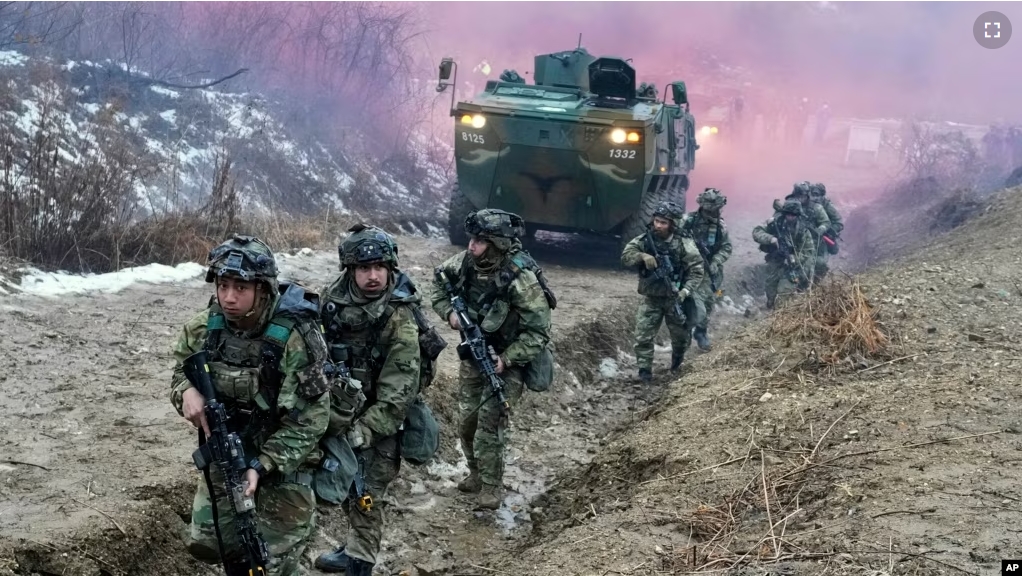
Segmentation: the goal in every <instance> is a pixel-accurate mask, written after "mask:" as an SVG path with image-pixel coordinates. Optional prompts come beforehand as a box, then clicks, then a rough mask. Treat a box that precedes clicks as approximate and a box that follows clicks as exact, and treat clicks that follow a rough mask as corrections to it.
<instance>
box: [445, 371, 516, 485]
mask: <svg viewBox="0 0 1022 576" xmlns="http://www.w3.org/2000/svg"><path fill="white" fill-rule="evenodd" d="M524 374H525V372H524V370H523V369H522V368H521V367H518V366H516V367H512V368H506V369H505V370H504V372H503V373H502V374H501V375H500V377H501V378H502V379H503V380H504V384H505V392H504V393H505V394H506V395H507V400H508V403H510V404H511V408H512V410H513V409H514V407H515V405H516V404H517V403H518V399H519V398H521V397H522V393H523V391H524V390H525V380H524ZM458 381H459V382H460V387H459V390H458V411H459V419H460V422H461V426H460V431H459V432H460V435H461V449H462V451H463V452H465V458H467V459H468V467H469V469H472V470H476V469H478V470H479V479H480V480H482V481H483V483H484V484H490V485H492V486H500V485H501V484H502V483H503V481H504V451H505V450H506V449H507V445H508V441H509V440H510V438H509V435H510V429H509V427H508V422H507V419H506V418H505V417H504V416H503V415H501V408H500V405H499V404H498V403H497V398H496V397H493V396H492V389H491V388H490V385H489V384H487V383H486V379H485V378H483V376H482V375H481V374H480V373H479V371H478V370H476V368H475V366H473V365H472V363H471V362H468V361H463V362H462V363H461V367H460V368H459V369H458ZM484 400H485V402H483V401H484ZM480 404H482V405H481V406H480ZM476 408H478V410H476Z"/></svg>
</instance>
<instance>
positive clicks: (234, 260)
mask: <svg viewBox="0 0 1022 576" xmlns="http://www.w3.org/2000/svg"><path fill="white" fill-rule="evenodd" d="M206 264H207V266H208V268H207V269H206V282H214V281H215V280H216V279H217V278H222V277H229V278H239V279H241V280H245V281H248V282H264V283H265V284H266V285H267V286H268V287H269V289H270V292H271V293H273V294H277V293H278V291H279V288H278V285H277V262H276V260H275V259H274V258H273V251H272V250H270V247H269V246H267V245H266V243H265V242H263V241H262V240H260V239H258V238H256V237H255V236H245V235H242V234H235V235H234V236H232V237H231V239H230V240H227V241H225V242H224V243H222V244H220V245H219V246H217V247H216V248H213V249H212V250H210V251H209V257H208V258H207V259H206Z"/></svg>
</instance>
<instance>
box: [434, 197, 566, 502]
mask: <svg viewBox="0 0 1022 576" xmlns="http://www.w3.org/2000/svg"><path fill="white" fill-rule="evenodd" d="M465 231H466V232H467V233H468V234H469V235H470V236H471V237H473V238H474V239H476V240H485V241H486V242H488V243H489V247H488V248H487V249H486V252H485V253H484V254H483V255H482V256H481V257H480V258H474V257H473V256H472V255H471V254H470V253H469V252H468V251H462V252H460V253H458V254H456V255H455V256H452V257H451V258H449V259H448V260H447V261H445V262H444V263H443V264H441V269H442V270H443V271H444V273H445V274H446V276H447V278H448V279H449V280H450V282H451V283H452V285H453V286H454V288H455V289H456V290H457V291H458V292H459V293H460V295H461V296H462V297H463V298H464V300H465V303H466V305H467V307H468V310H469V316H470V318H471V320H472V321H473V322H475V323H476V324H478V325H479V327H480V329H481V330H482V331H483V333H484V334H485V336H486V343H487V344H488V345H490V346H492V347H493V350H494V352H495V353H496V354H497V355H499V357H500V359H501V360H502V361H503V363H504V366H505V368H504V371H503V372H502V373H501V374H500V377H501V378H502V379H503V380H504V383H505V384H506V394H507V399H508V401H509V403H510V404H511V407H512V410H513V408H514V406H515V405H516V404H517V402H518V400H519V398H520V397H521V395H522V393H523V391H524V388H525V383H524V373H525V371H524V368H525V366H526V365H528V364H529V363H530V362H532V361H533V360H534V359H535V358H536V357H537V356H538V355H539V354H540V353H541V352H542V351H543V349H544V347H546V346H547V344H548V343H549V341H550V310H551V307H550V302H549V301H548V299H547V296H546V291H545V289H544V286H543V285H542V284H541V282H540V280H539V278H537V275H536V274H535V273H534V272H533V271H532V270H529V269H528V268H527V267H526V266H525V265H524V264H523V261H522V259H523V258H528V259H530V260H531V257H529V256H528V254H527V253H525V252H524V251H523V250H522V245H521V241H520V240H519V238H521V236H522V234H523V233H524V223H523V221H522V219H521V218H520V217H518V216H517V215H515V214H511V213H508V212H504V211H502V210H492V209H487V210H480V211H479V212H476V213H474V214H470V215H469V216H468V218H466V219H465ZM487 302H492V303H491V304H490V305H489V308H488V310H485V311H484V306H485V305H486V303H487ZM432 304H433V310H434V311H436V313H437V314H439V315H440V317H441V318H443V319H444V321H448V319H449V317H450V315H451V313H452V312H453V311H454V309H453V306H452V305H451V302H450V300H449V299H448V297H447V294H446V293H445V291H444V288H443V286H441V285H440V284H439V283H438V282H437V281H436V280H434V282H433V297H432ZM458 381H459V384H460V388H459V392H458V406H459V410H460V422H461V429H460V435H461V447H462V450H463V451H464V453H465V457H466V458H467V459H468V468H469V476H468V477H467V478H466V479H465V480H464V481H463V482H462V483H461V484H459V486H458V488H459V489H460V490H462V491H463V492H480V494H479V497H478V504H479V506H480V507H482V508H490V509H496V508H498V507H499V506H500V502H501V499H502V486H503V479H504V451H505V449H506V446H507V444H508V440H509V438H508V434H509V430H508V429H507V421H506V418H505V417H504V416H503V415H502V414H501V408H500V405H499V404H498V402H497V400H496V398H494V397H492V395H491V391H490V387H489V385H488V384H487V382H486V379H485V378H484V377H483V375H482V374H480V372H479V371H478V370H477V369H476V367H475V365H474V364H473V363H472V361H471V360H463V361H462V362H461V366H460V368H459V370H458Z"/></svg>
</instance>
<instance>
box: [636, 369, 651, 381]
mask: <svg viewBox="0 0 1022 576" xmlns="http://www.w3.org/2000/svg"><path fill="white" fill-rule="evenodd" d="M639 380H642V381H643V382H652V381H653V370H652V369H650V368H639Z"/></svg>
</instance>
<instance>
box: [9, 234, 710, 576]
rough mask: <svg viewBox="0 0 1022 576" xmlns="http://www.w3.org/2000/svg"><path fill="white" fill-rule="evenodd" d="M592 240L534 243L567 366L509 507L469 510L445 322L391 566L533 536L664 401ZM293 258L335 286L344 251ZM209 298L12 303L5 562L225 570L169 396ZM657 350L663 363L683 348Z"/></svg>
mask: <svg viewBox="0 0 1022 576" xmlns="http://www.w3.org/2000/svg"><path fill="white" fill-rule="evenodd" d="M400 243H401V254H402V267H403V268H404V269H405V270H406V271H407V272H408V273H409V274H410V275H411V276H412V277H413V279H414V280H415V281H416V282H417V283H418V284H419V285H420V286H424V285H426V283H427V282H428V279H429V276H430V273H431V269H432V265H434V264H436V263H438V262H439V261H440V259H442V258H445V257H447V256H449V255H450V254H453V253H454V252H455V249H454V248H453V247H451V246H449V245H447V243H446V242H444V241H440V240H423V239H419V238H416V239H411V238H402V239H400ZM580 250H581V252H575V253H574V254H575V255H574V256H569V255H568V254H567V253H565V252H564V251H562V250H561V249H560V248H557V249H550V250H548V251H547V253H542V252H536V251H534V254H536V255H537V257H538V258H540V260H541V261H542V262H543V263H544V267H545V269H546V271H547V275H548V277H549V278H550V279H551V282H553V285H554V287H555V289H556V290H557V292H558V296H559V302H560V305H559V307H558V309H557V311H556V313H555V315H554V329H553V335H554V341H555V345H556V348H557V354H558V360H559V366H558V372H557V374H558V376H557V379H556V381H555V384H554V386H553V387H552V389H551V390H550V391H549V392H547V393H545V394H529V395H527V397H526V398H525V399H524V401H523V403H522V404H521V406H520V407H519V409H518V411H517V413H518V417H517V421H516V423H515V427H514V439H513V440H512V446H513V449H512V452H511V456H510V459H509V462H510V464H509V469H508V474H507V478H506V484H507V485H508V487H509V488H510V489H511V490H510V491H509V494H508V498H507V500H506V501H505V503H504V507H503V508H502V509H501V510H500V511H499V512H498V513H496V514H489V513H487V514H482V513H477V512H473V511H472V502H471V501H470V500H469V499H467V498H465V497H464V496H462V495H460V494H459V493H458V492H457V490H456V489H455V487H454V485H455V482H457V481H458V480H459V479H460V478H461V476H462V474H463V473H464V472H465V469H464V458H463V456H462V455H461V453H460V450H459V449H458V447H457V441H456V436H455V410H456V408H455V407H456V402H455V401H454V394H455V392H456V381H455V380H456V378H455V375H456V360H455V355H454V351H453V346H454V344H455V343H456V342H457V340H458V335H457V333H456V332H453V331H451V330H449V329H447V328H443V334H444V336H445V338H447V340H448V342H450V343H451V349H450V351H449V352H445V354H444V355H443V356H442V361H441V366H440V374H439V377H438V378H437V380H436V381H435V383H434V385H433V386H432V387H431V388H430V389H429V390H428V391H427V394H426V396H427V398H428V400H429V401H430V403H431V404H432V405H433V406H434V407H435V410H436V411H437V412H438V415H439V417H440V418H441V421H442V423H443V426H444V431H443V437H442V446H441V452H440V455H439V458H438V459H437V461H436V462H434V463H433V464H431V465H429V466H427V467H424V468H416V467H411V466H406V467H404V468H403V470H402V473H401V476H400V478H399V479H398V480H397V481H396V482H395V484H394V485H393V488H392V490H391V491H390V494H388V495H387V496H386V498H387V499H388V501H389V502H390V504H391V508H390V510H391V512H390V516H389V518H390V523H389V528H388V532H387V534H386V537H385V542H384V560H383V562H382V563H381V566H380V567H379V568H378V570H379V572H380V573H388V574H389V573H397V572H399V571H402V570H405V571H409V573H416V572H418V573H419V574H439V573H444V572H445V571H446V570H449V569H450V568H451V567H452V566H455V565H464V564H465V563H478V562H481V561H483V559H484V558H485V557H487V556H488V554H489V552H487V551H488V550H490V549H492V547H493V543H494V542H503V544H502V545H506V542H505V541H504V539H505V538H506V537H507V536H509V535H510V536H513V537H517V536H521V535H526V534H528V533H529V532H530V530H531V527H532V526H533V525H534V524H535V523H537V522H540V521H541V520H542V519H543V518H544V516H545V514H547V511H546V510H544V509H543V508H542V506H536V505H534V503H532V502H531V501H532V500H533V499H534V498H536V497H537V496H539V495H540V494H542V493H544V492H545V491H547V490H548V489H549V488H550V486H551V485H553V484H554V483H555V480H554V477H555V474H556V473H560V472H563V471H564V470H569V469H571V468H572V467H575V466H584V465H586V464H587V463H588V462H589V461H590V460H591V459H592V457H593V456H594V455H595V454H596V453H598V451H599V449H598V447H599V446H600V445H601V443H602V442H604V440H603V439H604V437H605V436H606V435H607V434H608V432H609V431H611V430H613V429H614V428H616V427H617V426H619V425H621V424H622V423H625V424H628V425H630V424H633V423H634V422H637V419H638V418H640V417H641V416H642V414H643V413H644V412H645V411H646V410H648V409H649V408H650V407H651V406H652V405H653V403H654V402H655V400H656V399H657V396H658V394H659V391H660V390H661V389H662V388H660V387H653V388H650V387H642V386H639V385H638V384H637V383H635V382H633V381H631V376H632V374H633V373H634V370H635V369H634V359H633V358H632V357H631V356H630V354H629V353H630V351H631V345H630V334H631V329H632V326H633V323H634V319H633V315H634V310H635V304H636V296H635V278H634V275H632V274H630V273H627V272H623V271H620V270H618V269H617V267H616V264H615V263H616V259H617V257H616V254H610V255H608V254H605V253H603V251H602V249H600V248H595V249H594V250H595V251H594V252H591V253H590V252H588V251H586V250H588V249H587V248H586V249H580ZM579 261H584V262H585V264H584V266H585V267H584V268H583V267H579ZM282 270H283V271H284V274H285V275H286V276H287V277H289V278H291V279H295V280H298V281H300V282H302V283H303V284H306V285H309V286H313V287H317V286H321V285H323V284H325V283H326V282H327V281H328V280H329V279H330V278H331V277H332V276H333V275H334V274H335V271H336V253H335V252H333V251H330V250H327V251H322V252H313V253H311V254H304V255H301V254H300V255H295V256H291V257H286V258H283V259H282ZM209 294H210V289H209V285H206V284H203V283H202V282H201V279H196V280H193V281H190V282H186V283H183V284H181V285H176V286H174V285H136V286H133V287H130V288H128V289H126V290H124V291H122V292H118V293H115V294H93V295H74V296H63V297H60V298H42V297H36V296H30V295H26V294H19V295H13V296H6V297H4V299H3V300H2V301H0V315H2V317H3V319H4V325H5V330H4V333H5V338H4V342H5V347H6V350H7V353H8V354H7V355H6V356H5V360H4V361H3V367H4V370H3V374H2V375H0V380H2V381H3V383H4V392H5V393H4V394H3V395H2V396H0V413H2V414H3V415H4V417H3V418H2V419H0V575H7V576H10V575H12V574H17V575H19V576H23V575H38V576H47V575H56V574H61V575H67V576H85V575H89V576H93V575H96V576H98V575H112V576H121V575H124V576H126V575H140V576H148V575H152V576H172V575H175V576H176V575H185V574H187V575H192V576H193V575H195V574H215V573H217V572H216V570H215V569H213V568H209V567H206V566H203V565H201V564H198V563H196V562H194V561H193V560H191V559H190V558H189V556H188V555H187V554H186V553H185V551H184V541H183V538H184V534H185V532H186V529H187V522H188V520H189V517H190V506H191V499H192V494H193V490H194V486H195V483H196V481H197V479H198V475H197V473H196V472H195V471H194V470H193V469H192V465H191V458H190V455H191V451H192V450H193V448H194V446H195V442H196V439H195V436H194V431H193V430H192V429H191V427H190V426H189V425H188V424H187V423H186V422H184V421H183V420H182V419H181V418H179V417H178V416H177V414H176V413H175V412H174V411H173V408H172V407H171V406H170V404H169V398H168V393H167V390H168V383H169V380H170V370H171V359H170V356H169V348H170V345H171V343H172V341H173V339H174V338H175V337H176V335H177V331H178V330H179V329H180V326H181V324H183V322H184V321H185V320H186V319H187V318H189V317H190V316H191V315H192V314H194V312H195V311H196V310H198V309H201V308H202V307H203V305H204V304H205V302H206V300H207V298H208V297H209ZM723 316H726V315H722V317H723ZM665 343H666V339H664V340H662V341H661V344H665ZM657 354H658V357H657V362H658V366H659V370H660V371H661V372H665V370H664V367H665V365H666V363H667V358H668V357H669V350H668V349H666V348H663V347H660V348H658V352H657ZM666 380H667V378H666V377H665V376H661V377H659V378H658V381H659V382H660V383H661V384H663V383H665V382H666ZM319 524H320V529H319V530H318V532H317V536H316V539H315V541H314V542H313V543H312V545H310V547H309V552H308V554H307V558H306V569H309V570H311V568H309V566H310V565H311V562H310V560H311V559H312V558H315V556H316V555H318V554H319V553H320V552H323V551H326V550H328V549H331V548H332V547H333V546H335V545H336V544H337V543H338V542H339V541H341V540H343V537H344V527H345V524H346V521H345V520H344V519H343V517H342V515H341V514H340V510H339V509H329V508H324V509H323V514H322V515H321V516H320V520H319Z"/></svg>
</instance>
